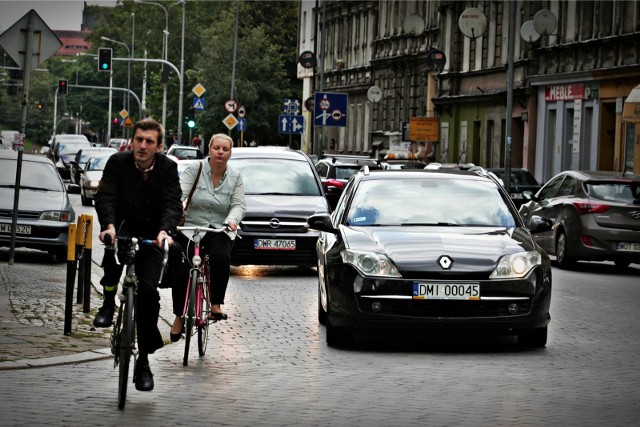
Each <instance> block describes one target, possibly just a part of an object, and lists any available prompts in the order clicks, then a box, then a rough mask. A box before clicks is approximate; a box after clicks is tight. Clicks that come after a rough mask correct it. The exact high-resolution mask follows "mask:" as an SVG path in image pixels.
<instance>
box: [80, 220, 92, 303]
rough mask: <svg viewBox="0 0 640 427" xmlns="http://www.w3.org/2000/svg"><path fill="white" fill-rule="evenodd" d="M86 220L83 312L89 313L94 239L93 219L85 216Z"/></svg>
mask: <svg viewBox="0 0 640 427" xmlns="http://www.w3.org/2000/svg"><path fill="white" fill-rule="evenodd" d="M83 216H84V218H85V229H86V230H87V233H86V235H85V241H84V255H83V262H84V299H83V303H82V312H83V313H88V312H89V311H90V310H91V246H92V238H93V217H92V216H91V215H83Z"/></svg>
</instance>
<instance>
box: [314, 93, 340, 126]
mask: <svg viewBox="0 0 640 427" xmlns="http://www.w3.org/2000/svg"><path fill="white" fill-rule="evenodd" d="M347 104H348V98H347V94H346V93H329V92H316V94H315V99H314V107H313V113H314V120H313V124H314V125H315V126H337V127H346V126H347Z"/></svg>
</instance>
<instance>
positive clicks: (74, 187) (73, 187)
mask: <svg viewBox="0 0 640 427" xmlns="http://www.w3.org/2000/svg"><path fill="white" fill-rule="evenodd" d="M67 191H68V192H69V194H80V186H79V185H78V184H69V185H68V186H67Z"/></svg>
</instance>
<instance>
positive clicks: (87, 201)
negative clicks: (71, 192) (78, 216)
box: [80, 193, 93, 206]
mask: <svg viewBox="0 0 640 427" xmlns="http://www.w3.org/2000/svg"><path fill="white" fill-rule="evenodd" d="M80 201H81V202H82V206H92V205H93V203H91V199H87V198H86V197H84V194H82V193H80Z"/></svg>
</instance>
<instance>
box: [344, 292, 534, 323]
mask: <svg viewBox="0 0 640 427" xmlns="http://www.w3.org/2000/svg"><path fill="white" fill-rule="evenodd" d="M357 301H358V306H359V307H360V310H361V311H363V312H365V313H373V310H372V309H371V305H372V304H373V302H380V303H381V304H382V311H380V312H377V313H376V314H382V315H393V316H411V317H424V318H434V317H440V318H454V317H457V318H471V317H502V316H510V317H513V314H510V313H509V311H508V310H507V305H508V304H509V303H511V302H517V303H518V306H519V307H520V312H519V314H520V315H526V314H529V312H530V311H531V299H530V298H529V299H526V300H517V301H516V300H502V299H500V300H480V301H450V300H432V301H425V300H413V299H410V298H407V299H402V300H399V299H382V298H381V299H377V298H365V297H362V296H359V297H358V298H357Z"/></svg>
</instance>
